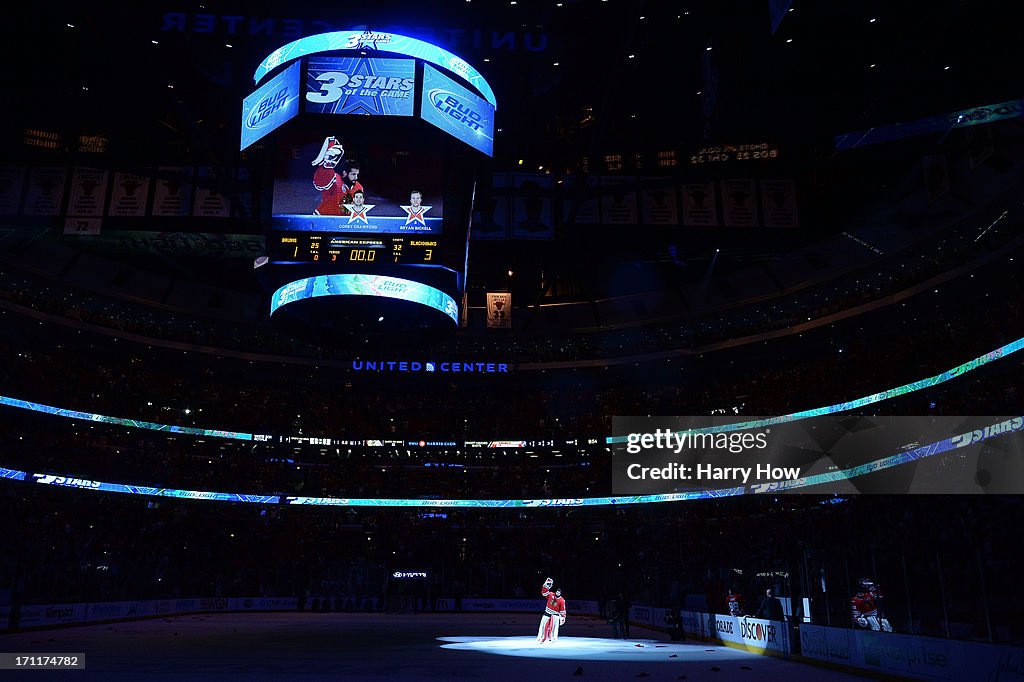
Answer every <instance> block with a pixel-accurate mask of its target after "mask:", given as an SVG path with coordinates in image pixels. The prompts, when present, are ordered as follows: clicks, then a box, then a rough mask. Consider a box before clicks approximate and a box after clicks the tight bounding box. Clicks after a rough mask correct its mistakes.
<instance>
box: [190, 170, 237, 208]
mask: <svg viewBox="0 0 1024 682" xmlns="http://www.w3.org/2000/svg"><path fill="white" fill-rule="evenodd" d="M214 177H216V175H215V173H214V171H213V169H212V168H210V167H208V166H203V167H200V169H199V178H200V180H205V181H206V182H197V183H196V191H195V201H194V203H193V206H192V215H193V216H195V217H197V218H227V217H228V216H230V215H231V206H230V205H229V204H228V198H227V197H226V196H224V195H223V194H221V193H219V192H217V191H216V190H214V189H211V188H210V187H209V186H208V185H210V184H211V182H210V181H211V180H213V178H214Z"/></svg>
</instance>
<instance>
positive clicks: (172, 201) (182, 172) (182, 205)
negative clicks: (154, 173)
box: [153, 167, 192, 218]
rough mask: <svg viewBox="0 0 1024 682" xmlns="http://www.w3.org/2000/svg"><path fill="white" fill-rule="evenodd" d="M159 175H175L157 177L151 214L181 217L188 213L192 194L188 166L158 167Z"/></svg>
mask: <svg viewBox="0 0 1024 682" xmlns="http://www.w3.org/2000/svg"><path fill="white" fill-rule="evenodd" d="M159 173H160V174H161V175H168V174H170V175H172V176H177V177H173V178H158V179H157V181H156V191H155V193H154V195H153V215H154V216H161V217H174V218H181V217H185V216H187V215H188V211H189V208H190V206H191V202H190V201H189V199H190V198H191V195H192V172H191V169H189V168H170V167H164V168H160V169H159Z"/></svg>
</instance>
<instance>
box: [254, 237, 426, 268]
mask: <svg viewBox="0 0 1024 682" xmlns="http://www.w3.org/2000/svg"><path fill="white" fill-rule="evenodd" d="M269 246H270V248H271V252H270V258H271V260H272V261H273V262H275V263H324V264H337V265H356V264H364V263H365V264H373V263H376V264H386V263H398V264H414V265H433V264H437V263H440V262H442V261H443V260H445V259H444V258H443V255H444V254H443V253H442V252H441V250H440V247H441V240H440V239H439V238H438V237H436V236H433V235H424V236H415V235H409V236H406V235H375V234H366V235H359V234H357V235H350V234H340V235H339V234H333V233H329V232H276V233H274V235H273V237H272V241H271V243H270V245H269Z"/></svg>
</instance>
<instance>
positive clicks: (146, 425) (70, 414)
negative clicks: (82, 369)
mask: <svg viewBox="0 0 1024 682" xmlns="http://www.w3.org/2000/svg"><path fill="white" fill-rule="evenodd" d="M0 405H9V406H10V407H20V408H21V409H23V410H31V411H33V412H42V413H44V414H52V415H55V416H57V417H66V418H68V419H82V420H85V421H89V422H96V423H102V424H116V425H117V426H128V427H131V428H136V429H152V430H153V431H167V432H168V433H185V434H188V435H190V436H213V437H215V438H230V439H233V440H252V439H253V437H252V434H251V433H241V432H239V431H222V430H219V429H200V428H197V427H194V426H177V425H175V424H157V423H156V422H147V421H142V420H141V419H124V418H123V417H108V416H106V415H102V414H95V413H94V412H79V411H78V410H66V409H64V408H62V407H51V406H50V405H43V404H41V403H34V402H31V401H29V400H18V399H17V398H8V397H7V396H0Z"/></svg>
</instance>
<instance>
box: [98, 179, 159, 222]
mask: <svg viewBox="0 0 1024 682" xmlns="http://www.w3.org/2000/svg"><path fill="white" fill-rule="evenodd" d="M148 199H149V176H147V175H138V174H136V173H120V172H117V173H114V188H113V190H112V192H111V195H110V206H109V207H107V215H108V216H112V217H114V216H116V217H121V216H124V217H131V218H141V217H143V216H145V215H146V202H147V200H148Z"/></svg>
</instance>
